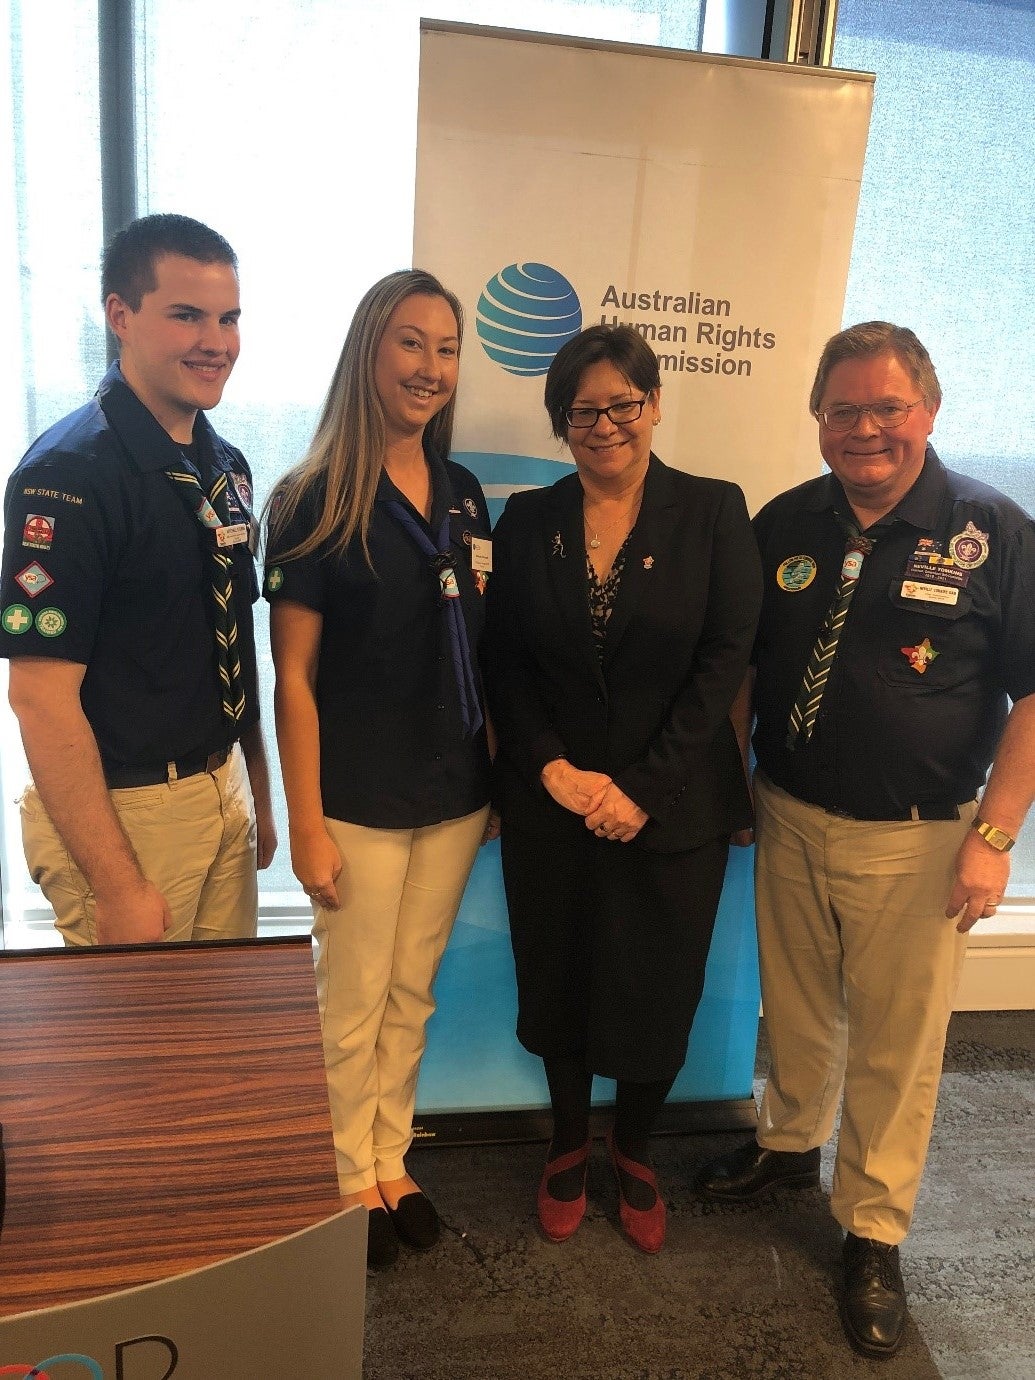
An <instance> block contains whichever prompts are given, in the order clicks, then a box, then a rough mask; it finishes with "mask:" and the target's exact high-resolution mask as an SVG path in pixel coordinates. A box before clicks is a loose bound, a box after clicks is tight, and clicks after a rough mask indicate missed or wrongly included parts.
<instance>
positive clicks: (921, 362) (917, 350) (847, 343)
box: [809, 321, 942, 417]
mask: <svg viewBox="0 0 1035 1380" xmlns="http://www.w3.org/2000/svg"><path fill="white" fill-rule="evenodd" d="M884 354H892V355H895V356H896V357H897V359H898V361H899V363H900V364H901V365H902V367H903V368H904V369H905V371H906V373H907V374H908V375H909V377H910V378H911V379H912V380H913V382H914V383H915V384H916V386H917V388H919V390H920V392H921V393H922V394H923V399H924V402H925V403H926V404H927V406H928V407H938V406H939V405H940V404H941V400H942V386H941V384H940V383H939V382H938V375H937V374H936V373H935V371H934V365H933V364H932V363H931V356H930V355H929V354H928V353H927V349H926V347H925V346H924V344H923V343H922V341H920V340H919V338H918V337H917V336H916V335H915V334H914V333H913V331H911V330H910V329H909V327H908V326H896V325H894V324H893V323H892V322H891V321H860V322H859V324H858V325H857V326H848V327H847V328H846V329H845V330H843V331H838V333H837V335H832V336H831V337H830V339H829V340H828V341H827V343H826V344H825V345H824V346H823V353H822V355H821V356H820V360H819V366H818V368H817V369H816V377H815V379H814V380H813V384H812V392H811V393H810V394H809V411H810V412H811V413H812V415H813V416H814V417H818V416H819V408H820V404H821V403H822V401H823V394H824V393H825V392H826V388H827V380H828V379H829V377H830V374H831V371H832V370H833V369H834V368H835V367H836V366H837V365H838V364H843V363H844V361H845V360H846V359H873V358H874V357H875V356H876V355H884Z"/></svg>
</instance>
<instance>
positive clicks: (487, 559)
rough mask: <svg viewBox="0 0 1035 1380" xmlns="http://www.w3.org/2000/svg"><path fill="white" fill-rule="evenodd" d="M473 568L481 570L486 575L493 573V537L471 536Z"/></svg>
mask: <svg viewBox="0 0 1035 1380" xmlns="http://www.w3.org/2000/svg"><path fill="white" fill-rule="evenodd" d="M471 569H472V570H481V571H483V572H484V573H485V574H486V575H491V574H492V539H491V537H472V538H471Z"/></svg>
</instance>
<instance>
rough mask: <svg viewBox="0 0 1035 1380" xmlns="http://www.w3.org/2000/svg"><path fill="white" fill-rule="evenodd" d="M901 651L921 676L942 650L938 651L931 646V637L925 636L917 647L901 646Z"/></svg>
mask: <svg viewBox="0 0 1035 1380" xmlns="http://www.w3.org/2000/svg"><path fill="white" fill-rule="evenodd" d="M899 651H900V652H901V653H902V655H903V656H904V657H905V659H906V660H907V661H908V662H909V664H910V666H912V668H913V670H914V671H916V672H917V673H918V674H919V675H921V676H922V675H923V674H924V672H925V671H926V670H927V668H928V666H930V664H931V662H932V661H933V660H934V659H935V657H936V656H940V655H941V653H940V652H936V651H935V650H934V648H933V647H932V646H931V639H930V638H929V637H925V638H924V640H923V642H919V643H917V645H916V646H915V647H900V648H899Z"/></svg>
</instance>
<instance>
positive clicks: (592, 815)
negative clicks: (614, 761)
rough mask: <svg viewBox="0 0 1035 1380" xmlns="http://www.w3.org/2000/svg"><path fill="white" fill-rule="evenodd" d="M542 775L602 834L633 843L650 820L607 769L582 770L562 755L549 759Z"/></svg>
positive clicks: (545, 782) (561, 798)
mask: <svg viewBox="0 0 1035 1380" xmlns="http://www.w3.org/2000/svg"><path fill="white" fill-rule="evenodd" d="M540 779H541V781H542V783H543V785H544V786H545V787H546V789H547V791H548V792H549V793H550V795H551V796H552V797H553V799H554V800H556V802H557V804H558V805H561V806H563V808H564V809H565V810H570V811H571V812H572V814H576V815H582V816H583V817H584V819H585V821H586V828H587V829H591V830H592V831H593V833H594V834H596V836H597V837H598V838H601V839H610V840H612V841H613V842H615V843H629V842H630V841H631V840H632V839H634V838H635V837H636V835H637V834H638V833H639V832H640V830H641V829H642V828H643V826H644V825H645V824H646V823H647V819H648V815H647V813H646V811H645V810H641V809H640V807H639V805H637V804H636V803H635V801H633V800H630V799H629V797H628V796H627V795H626V794H625V792H624V791H623V790H621V789H620V788H619V787H618V786H616V785H615V783H614V782H613V781H612V780H611V778H610V777H609V776H607V775H605V774H604V773H603V772H599V771H581V770H580V769H579V768H578V767H573V766H572V764H571V763H570V762H569V761H568V760H567V759H566V758H564V757H558V758H556V759H555V760H554V761H552V762H547V764H546V766H545V767H544V768H543V770H542V772H541V774H540Z"/></svg>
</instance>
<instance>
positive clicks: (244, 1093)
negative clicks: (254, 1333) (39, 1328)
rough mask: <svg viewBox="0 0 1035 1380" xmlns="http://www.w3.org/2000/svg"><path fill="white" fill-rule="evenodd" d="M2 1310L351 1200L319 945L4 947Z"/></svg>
mask: <svg viewBox="0 0 1035 1380" xmlns="http://www.w3.org/2000/svg"><path fill="white" fill-rule="evenodd" d="M0 1122H2V1123H3V1128H4V1146H5V1149H6V1152H7V1213H6V1221H5V1224H4V1229H3V1235H2V1237H0V1316H2V1315H6V1314H10V1313H17V1312H21V1311H23V1310H25V1309H29V1308H41V1307H46V1306H49V1305H51V1304H55V1303H66V1302H71V1301H73V1300H76V1299H82V1298H88V1297H90V1296H92V1295H95V1294H99V1293H105V1292H108V1291H109V1290H112V1289H123V1288H127V1287H129V1286H131V1285H136V1284H143V1283H147V1282H149V1281H152V1280H155V1279H161V1278H165V1277H166V1276H168V1275H171V1274H179V1273H181V1272H182V1271H184V1270H189V1269H194V1268H197V1267H199V1266H201V1265H207V1264H211V1263H212V1262H214V1261H216V1260H221V1259H223V1258H225V1257H226V1256H228V1255H234V1254H237V1253H238V1252H239V1251H245V1250H250V1249H251V1248H252V1247H255V1246H260V1245H264V1244H265V1243H266V1242H268V1241H272V1240H276V1239H277V1238H279V1237H281V1236H285V1235H287V1234H288V1233H290V1232H293V1231H298V1230H300V1229H301V1228H303V1227H306V1226H310V1225H311V1224H312V1223H314V1222H317V1221H320V1220H321V1219H323V1218H325V1217H328V1216H330V1215H331V1214H332V1213H334V1212H337V1211H339V1210H340V1207H341V1202H340V1198H339V1196H338V1189H337V1180H336V1176H335V1168H334V1149H333V1143H332V1140H331V1128H330V1117H329V1112H328V1105H327V1084H326V1079H325V1075H324V1067H323V1057H322V1052H321V1042H320V1030H319V1016H318V1012H317V1006H316V990H315V982H314V976H313V963H312V951H311V947H310V943H309V940H308V939H307V938H300V937H291V938H286V939H271V940H254V941H241V942H238V943H232V944H198V945H193V944H190V945H154V946H147V947H141V948H127V949H75V950H46V951H43V952H32V953H18V952H12V953H6V954H0Z"/></svg>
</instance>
